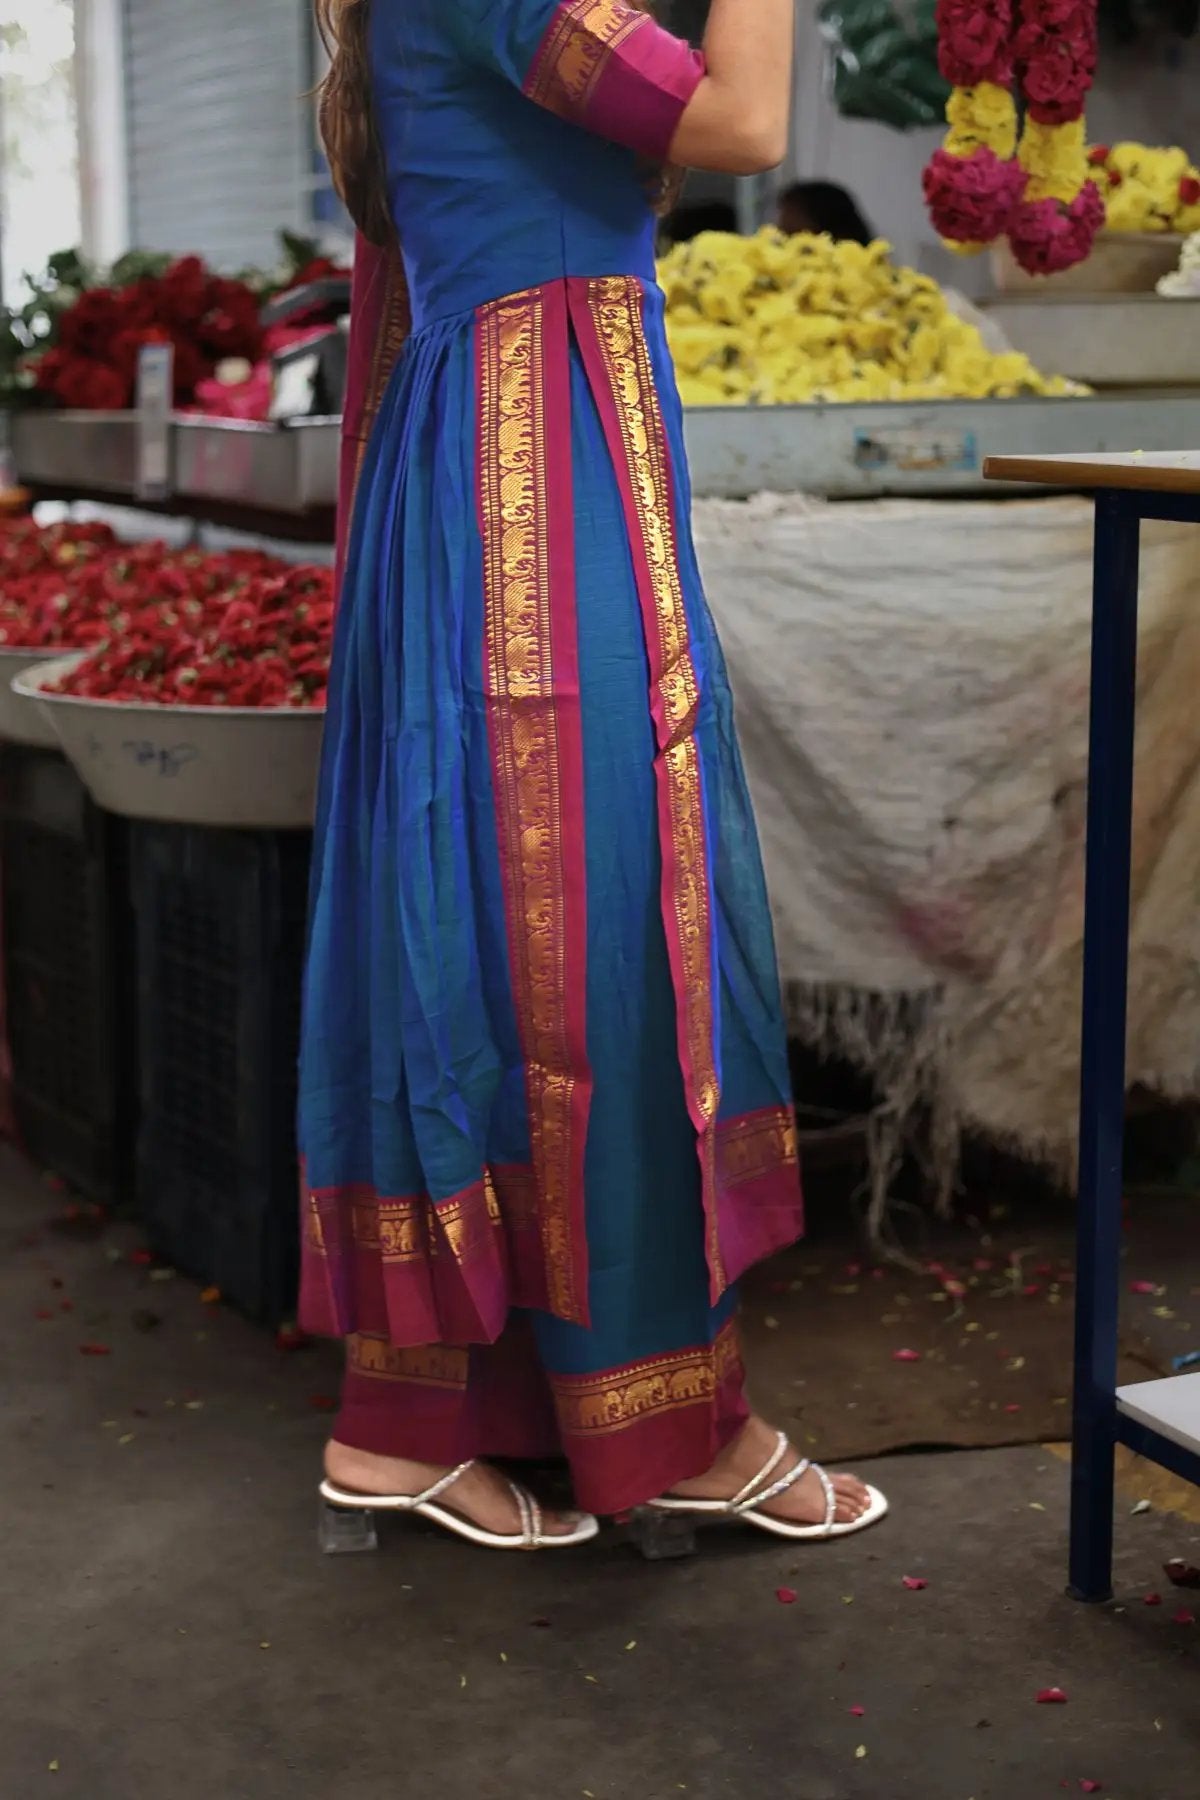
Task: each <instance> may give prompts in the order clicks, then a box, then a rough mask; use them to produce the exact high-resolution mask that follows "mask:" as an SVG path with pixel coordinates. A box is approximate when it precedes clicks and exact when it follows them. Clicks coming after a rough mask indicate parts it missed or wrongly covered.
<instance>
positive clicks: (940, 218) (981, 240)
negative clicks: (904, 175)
mask: <svg viewBox="0 0 1200 1800" xmlns="http://www.w3.org/2000/svg"><path fill="white" fill-rule="evenodd" d="M922 186H923V188H924V192H925V202H926V205H927V206H928V208H929V216H930V218H931V219H932V221H933V223H934V226H935V227H936V229H937V233H938V236H939V237H941V238H944V239H945V240H946V241H947V242H948V243H951V244H969V245H976V244H990V243H993V242H994V241H995V239H996V238H998V237H1001V236H1002V235H1003V233H1004V232H1005V231H1006V230H1007V229H1008V222H1009V220H1010V219H1011V217H1012V214H1013V208H1014V207H1015V206H1016V205H1017V203H1018V201H1019V200H1020V198H1021V196H1022V194H1023V193H1024V191H1025V171H1024V170H1023V169H1022V168H1021V167H1020V165H1019V164H1018V163H1016V162H1013V161H1011V160H1010V161H1007V162H1006V161H1005V160H1004V159H1003V158H1002V157H999V156H997V155H996V153H995V152H994V151H993V150H989V149H987V147H986V146H983V145H981V146H980V147H979V148H978V149H975V150H973V151H972V152H971V154H970V156H955V155H954V153H953V151H950V150H945V149H942V150H935V151H934V153H933V155H932V157H931V158H930V160H929V163H928V164H927V166H926V169H925V173H924V175H923V176H922Z"/></svg>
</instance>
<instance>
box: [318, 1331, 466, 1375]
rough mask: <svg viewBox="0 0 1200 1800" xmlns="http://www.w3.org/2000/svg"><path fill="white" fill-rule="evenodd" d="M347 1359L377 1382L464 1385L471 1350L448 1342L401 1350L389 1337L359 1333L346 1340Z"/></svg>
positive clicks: (351, 1364) (353, 1366)
mask: <svg viewBox="0 0 1200 1800" xmlns="http://www.w3.org/2000/svg"><path fill="white" fill-rule="evenodd" d="M346 1360H347V1363H348V1365H349V1367H350V1369H351V1371H352V1373H353V1374H355V1375H366V1376H369V1377H371V1378H372V1379H373V1380H376V1381H407V1382H412V1383H415V1384H416V1385H417V1386H418V1387H437V1388H453V1389H460V1388H465V1387H466V1385H467V1377H468V1374H469V1372H470V1353H469V1352H468V1351H466V1350H458V1349H455V1348H454V1347H453V1346H451V1345H448V1344H425V1345H422V1346H420V1347H419V1348H417V1349H415V1350H414V1349H410V1350H400V1349H397V1347H396V1346H395V1344H389V1343H388V1341H387V1339H386V1338H378V1337H366V1336H365V1335H364V1334H363V1333H361V1332H358V1333H356V1334H355V1335H354V1336H353V1337H350V1338H347V1340H346Z"/></svg>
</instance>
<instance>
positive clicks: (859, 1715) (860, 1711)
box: [850, 1706, 867, 1719]
mask: <svg viewBox="0 0 1200 1800" xmlns="http://www.w3.org/2000/svg"><path fill="white" fill-rule="evenodd" d="M866 1716H867V1709H866V1707H865V1706H852V1707H851V1708H850V1717H851V1718H852V1719H865V1718H866Z"/></svg>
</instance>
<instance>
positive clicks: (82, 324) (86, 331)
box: [58, 288, 123, 356]
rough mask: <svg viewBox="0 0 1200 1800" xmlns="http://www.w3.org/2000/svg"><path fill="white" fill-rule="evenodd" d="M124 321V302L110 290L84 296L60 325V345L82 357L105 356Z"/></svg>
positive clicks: (100, 290)
mask: <svg viewBox="0 0 1200 1800" xmlns="http://www.w3.org/2000/svg"><path fill="white" fill-rule="evenodd" d="M122 323H123V321H122V318H121V307H120V302H119V300H118V298H117V296H116V294H114V293H113V292H112V290H111V289H110V288H92V289H91V290H90V291H89V292H88V293H86V294H81V295H80V296H79V299H78V300H77V301H76V302H75V304H74V306H72V307H71V308H70V309H69V310H68V311H67V312H65V313H64V314H63V316H62V319H61V320H60V322H59V330H58V341H59V343H60V344H61V345H62V347H63V349H64V350H70V351H74V352H76V353H77V354H78V355H80V356H103V355H105V353H106V352H107V350H108V346H109V344H110V343H111V342H112V339H113V337H114V335H115V334H116V332H117V331H119V330H120V328H121V325H122Z"/></svg>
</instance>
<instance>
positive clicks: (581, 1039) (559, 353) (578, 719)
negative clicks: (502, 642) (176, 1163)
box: [544, 284, 593, 1324]
mask: <svg viewBox="0 0 1200 1800" xmlns="http://www.w3.org/2000/svg"><path fill="white" fill-rule="evenodd" d="M544 298H545V307H546V319H545V339H544V343H545V353H546V364H545V396H546V413H545V431H546V505H547V509H548V520H547V524H548V542H549V559H550V566H549V580H550V640H551V659H552V665H553V671H554V673H553V687H554V706H555V713H556V716H557V720H558V744H559V768H560V779H561V790H560V791H561V794H562V799H563V815H562V875H563V908H564V925H565V933H564V942H563V1014H564V1018H563V1024H564V1029H565V1033H566V1041H567V1055H568V1060H569V1062H570V1066H571V1071H572V1074H573V1076H574V1083H575V1085H574V1088H573V1090H572V1097H571V1240H572V1243H571V1254H572V1258H573V1260H574V1263H575V1268H576V1281H577V1284H578V1287H579V1290H580V1292H582V1293H583V1294H584V1295H585V1296H586V1294H587V1286H588V1241H587V1211H586V1196H585V1194H584V1162H585V1158H586V1153H587V1133H588V1120H589V1118H590V1117H591V1110H592V1093H593V1081H592V1070H591V1062H590V1059H589V1056H588V1043H587V915H588V895H587V844H586V838H585V827H584V815H585V805H584V779H583V697H582V694H581V691H580V677H579V621H578V613H577V605H578V595H577V592H576V586H575V485H574V459H573V453H572V443H571V356H570V321H569V316H568V310H567V295H566V290H565V288H564V287H563V286H562V285H561V284H555V285H554V286H553V287H550V288H547V289H546V290H545V295H544ZM579 1322H580V1323H581V1324H588V1323H590V1306H588V1305H587V1303H586V1300H585V1310H584V1314H583V1316H582V1318H581V1319H580V1321H579Z"/></svg>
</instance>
